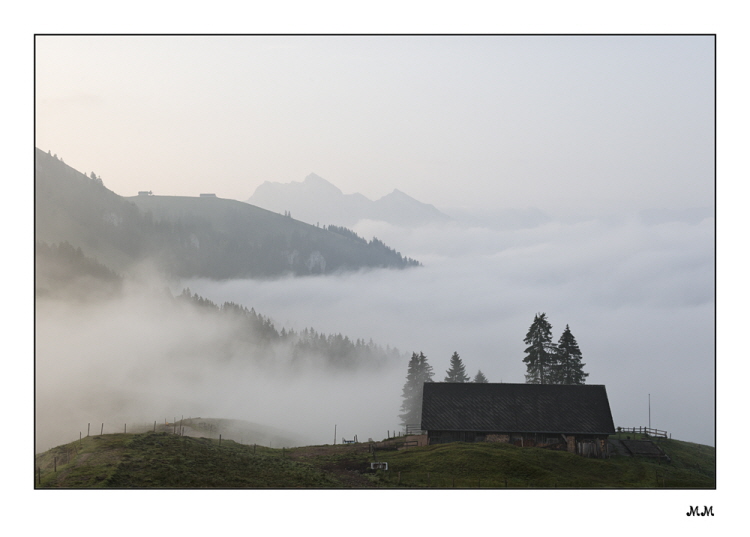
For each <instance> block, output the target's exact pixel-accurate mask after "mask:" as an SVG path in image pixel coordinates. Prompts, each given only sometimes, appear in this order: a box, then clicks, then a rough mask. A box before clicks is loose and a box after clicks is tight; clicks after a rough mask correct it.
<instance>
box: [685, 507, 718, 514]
mask: <svg viewBox="0 0 750 537" xmlns="http://www.w3.org/2000/svg"><path fill="white" fill-rule="evenodd" d="M685 514H686V515H687V516H708V515H711V516H714V506H713V505H704V506H703V512H701V511H700V506H699V505H696V506H695V507H693V506H692V505H691V506H690V510H689V511H688V512H687V513H685Z"/></svg>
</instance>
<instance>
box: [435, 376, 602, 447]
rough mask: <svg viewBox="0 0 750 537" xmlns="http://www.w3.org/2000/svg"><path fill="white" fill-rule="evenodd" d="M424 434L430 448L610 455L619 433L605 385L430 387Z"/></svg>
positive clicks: (470, 384) (459, 385) (462, 384)
mask: <svg viewBox="0 0 750 537" xmlns="http://www.w3.org/2000/svg"><path fill="white" fill-rule="evenodd" d="M421 428H422V430H423V431H426V432H427V436H428V441H429V443H430V444H440V443H445V442H510V443H513V444H516V445H518V446H538V447H542V446H546V447H554V448H557V449H565V450H567V451H570V452H574V453H579V454H582V455H591V456H603V455H604V454H606V446H607V437H608V436H609V435H611V434H614V433H615V427H614V422H613V421H612V413H611V411H610V409H609V400H608V399H607V390H606V388H605V387H604V386H602V385H563V384H493V383H485V384H480V383H454V382H427V383H425V384H424V391H423V396H422V423H421Z"/></svg>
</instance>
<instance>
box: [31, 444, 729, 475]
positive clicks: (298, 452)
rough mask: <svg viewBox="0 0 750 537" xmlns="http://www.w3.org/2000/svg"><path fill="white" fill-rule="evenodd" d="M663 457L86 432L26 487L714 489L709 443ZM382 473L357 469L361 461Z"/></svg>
mask: <svg viewBox="0 0 750 537" xmlns="http://www.w3.org/2000/svg"><path fill="white" fill-rule="evenodd" d="M659 445H660V446H661V447H662V449H664V450H665V451H666V453H667V454H668V455H669V456H670V457H671V459H672V462H671V463H670V464H666V463H664V462H662V463H661V464H660V463H659V462H658V461H656V460H652V459H647V458H640V457H619V456H613V457H612V458H610V459H606V460H599V459H587V458H583V457H579V456H577V455H573V454H570V453H565V452H556V451H548V450H544V449H538V448H519V447H516V446H513V445H509V444H498V443H476V444H467V443H462V442H458V443H452V444H442V445H435V446H427V447H413V448H408V449H405V450H396V449H387V450H385V449H383V450H376V451H375V453H374V454H373V453H372V452H371V451H370V449H369V446H368V445H367V444H347V445H336V446H331V445H328V446H307V447H299V448H292V449H284V448H281V449H271V448H268V447H262V446H254V445H244V444H238V443H236V442H234V441H231V440H223V441H221V443H220V442H219V440H215V439H207V438H192V437H187V436H179V435H174V434H168V433H164V432H157V433H144V434H110V435H103V436H90V437H86V438H83V439H82V440H81V441H80V442H79V441H75V442H71V443H70V444H65V445H61V446H58V447H56V448H53V449H51V450H49V451H47V452H45V453H42V454H39V455H37V456H36V461H35V474H34V486H35V487H36V488H276V489H285V488H313V489H326V488H454V487H455V488H474V489H476V488H483V489H484V488H506V487H507V488H657V487H658V488H662V487H667V488H691V489H692V488H715V487H716V454H715V449H714V448H712V447H709V446H704V445H700V444H693V443H689V442H681V441H679V440H671V439H670V440H661V441H660V442H659ZM376 459H377V461H381V462H387V463H388V471H383V470H378V471H376V472H370V471H367V469H369V467H370V462H372V461H374V460H376Z"/></svg>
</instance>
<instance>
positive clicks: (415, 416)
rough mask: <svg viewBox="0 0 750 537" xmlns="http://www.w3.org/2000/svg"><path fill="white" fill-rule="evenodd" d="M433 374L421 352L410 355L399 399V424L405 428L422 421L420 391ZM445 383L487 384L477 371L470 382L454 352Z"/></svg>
mask: <svg viewBox="0 0 750 537" xmlns="http://www.w3.org/2000/svg"><path fill="white" fill-rule="evenodd" d="M434 376H435V373H434V371H433V369H432V366H431V365H430V364H429V362H428V361H427V357H426V356H425V355H424V353H423V352H420V353H419V354H417V353H416V352H414V353H412V355H411V359H410V360H409V366H408V371H407V373H406V382H405V383H404V387H403V390H402V394H401V397H402V398H403V403H402V404H401V412H402V413H401V414H399V418H400V419H401V424H402V425H403V426H404V427H406V426H407V425H413V424H418V423H420V422H421V421H422V391H423V387H424V383H425V382H434V381H433V380H432V377H434ZM444 381H445V382H459V383H464V382H476V383H487V382H489V381H488V380H487V377H485V376H484V373H482V370H481V369H480V370H478V371H477V374H476V375H474V379H473V380H470V377H469V376H468V375H467V374H466V366H464V363H463V360H461V356H459V354H458V352H454V353H453V355H452V356H451V359H450V367H449V368H448V370H447V371H446V372H445V380H444Z"/></svg>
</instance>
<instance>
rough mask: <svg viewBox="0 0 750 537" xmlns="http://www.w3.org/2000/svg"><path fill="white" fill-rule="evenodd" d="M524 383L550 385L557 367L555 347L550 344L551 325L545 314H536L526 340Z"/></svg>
mask: <svg viewBox="0 0 750 537" xmlns="http://www.w3.org/2000/svg"><path fill="white" fill-rule="evenodd" d="M523 342H524V343H526V345H528V347H526V350H525V352H526V357H525V358H524V359H523V361H524V363H525V364H526V382H527V383H528V384H551V383H553V382H554V380H555V378H554V373H555V370H556V367H557V347H556V346H555V344H554V343H552V325H551V324H550V323H549V321H548V320H547V315H546V314H545V313H537V314H536V315H535V316H534V322H533V323H532V324H531V327H530V328H529V331H528V333H527V334H526V338H525V339H524V340H523Z"/></svg>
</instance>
